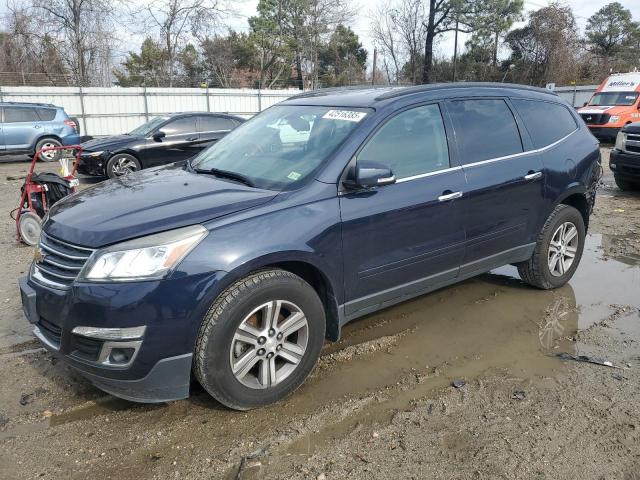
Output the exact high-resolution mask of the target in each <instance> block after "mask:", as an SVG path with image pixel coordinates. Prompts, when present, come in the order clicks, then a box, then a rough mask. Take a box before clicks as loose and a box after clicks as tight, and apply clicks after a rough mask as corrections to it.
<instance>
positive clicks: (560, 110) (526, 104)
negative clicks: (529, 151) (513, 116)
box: [511, 99, 578, 148]
mask: <svg viewBox="0 0 640 480" xmlns="http://www.w3.org/2000/svg"><path fill="white" fill-rule="evenodd" d="M511 101H512V102H513V105H514V106H515V107H516V110H518V113H519V114H520V116H521V117H522V119H523V120H524V123H525V125H526V127H527V130H528V131H529V134H530V135H531V139H532V140H533V145H534V146H535V148H542V147H546V146H547V145H551V144H552V143H554V142H557V141H558V140H560V139H561V138H563V137H566V136H567V135H569V134H570V133H571V132H573V131H575V130H576V129H577V128H578V125H577V124H576V121H575V119H574V118H573V115H571V113H570V112H569V110H567V108H566V107H565V106H563V105H558V104H557V103H550V102H539V101H536V100H522V99H512V100H511Z"/></svg>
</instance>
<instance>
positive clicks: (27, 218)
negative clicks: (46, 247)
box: [18, 212, 42, 247]
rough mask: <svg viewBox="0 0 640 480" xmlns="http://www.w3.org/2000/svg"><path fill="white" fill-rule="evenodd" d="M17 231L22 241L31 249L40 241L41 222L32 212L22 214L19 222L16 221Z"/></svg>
mask: <svg viewBox="0 0 640 480" xmlns="http://www.w3.org/2000/svg"><path fill="white" fill-rule="evenodd" d="M18 231H19V232H20V238H21V239H22V241H23V242H24V243H26V244H27V245H30V246H32V247H33V246H35V245H37V244H38V241H39V240H40V232H41V231H42V220H40V217H38V215H36V214H35V213H33V212H24V213H23V214H21V215H20V220H19V221H18Z"/></svg>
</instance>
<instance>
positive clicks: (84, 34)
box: [25, 0, 113, 86]
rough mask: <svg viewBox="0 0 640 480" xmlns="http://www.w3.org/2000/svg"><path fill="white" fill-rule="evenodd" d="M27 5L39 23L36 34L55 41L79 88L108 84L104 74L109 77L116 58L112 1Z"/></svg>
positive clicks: (40, 0) (54, 0)
mask: <svg viewBox="0 0 640 480" xmlns="http://www.w3.org/2000/svg"><path fill="white" fill-rule="evenodd" d="M27 5H28V6H27V8H26V9H25V10H27V11H29V13H30V15H33V17H34V18H35V19H36V21H37V23H38V30H37V31H35V32H33V35H37V36H39V37H40V38H41V39H43V38H45V37H47V38H49V39H51V45H52V46H53V48H55V49H56V51H57V52H58V53H59V55H60V57H61V58H62V59H63V60H64V61H65V63H66V64H67V67H68V69H69V70H70V72H71V73H72V75H73V76H74V79H75V81H76V82H77V84H78V85H82V86H87V85H91V84H93V83H94V82H99V83H102V84H104V83H107V82H108V80H107V79H105V78H104V75H105V73H106V75H108V74H109V73H108V72H109V70H110V66H111V56H112V45H113V38H112V36H111V34H110V32H111V31H112V30H113V29H112V23H111V22H112V19H113V17H112V13H113V8H112V5H111V2H109V1H108V0H30V3H29V4H27ZM96 73H98V75H96ZM97 77H98V78H97Z"/></svg>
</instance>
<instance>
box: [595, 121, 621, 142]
mask: <svg viewBox="0 0 640 480" xmlns="http://www.w3.org/2000/svg"><path fill="white" fill-rule="evenodd" d="M587 127H589V130H591V133H592V134H593V136H594V137H596V138H598V139H601V140H608V141H611V142H615V141H616V137H617V136H618V132H619V131H620V127H594V126H591V125H587Z"/></svg>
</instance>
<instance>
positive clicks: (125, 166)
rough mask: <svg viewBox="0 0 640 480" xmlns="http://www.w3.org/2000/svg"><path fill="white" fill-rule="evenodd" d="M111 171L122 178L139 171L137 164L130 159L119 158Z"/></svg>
mask: <svg viewBox="0 0 640 480" xmlns="http://www.w3.org/2000/svg"><path fill="white" fill-rule="evenodd" d="M111 170H112V171H113V174H114V175H115V176H116V177H121V176H123V175H129V174H130V173H133V172H135V171H136V170H138V166H137V165H136V162H134V161H133V160H131V159H130V158H119V159H118V160H116V161H115V162H114V163H113V167H111Z"/></svg>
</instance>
